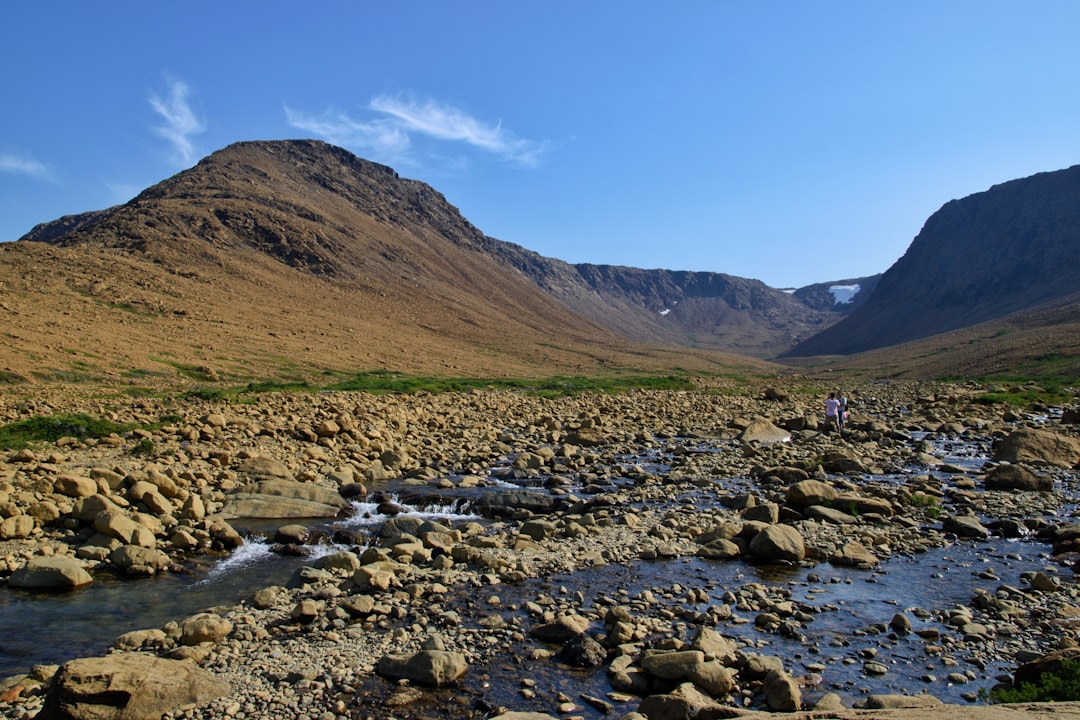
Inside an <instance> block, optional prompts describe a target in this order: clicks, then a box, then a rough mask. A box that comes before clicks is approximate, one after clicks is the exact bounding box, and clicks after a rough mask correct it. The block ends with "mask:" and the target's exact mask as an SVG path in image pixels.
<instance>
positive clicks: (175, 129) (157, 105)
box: [150, 79, 206, 165]
mask: <svg viewBox="0 0 1080 720" xmlns="http://www.w3.org/2000/svg"><path fill="white" fill-rule="evenodd" d="M168 82H169V92H168V95H166V96H165V97H160V96H159V95H157V94H151V95H150V106H151V107H152V108H154V110H155V111H156V112H157V114H158V115H160V116H161V117H162V119H163V120H164V121H165V122H164V123H163V124H162V125H158V126H156V127H154V132H155V133H157V134H158V135H160V136H161V137H163V138H165V139H166V140H168V141H169V143H171V144H172V149H173V152H174V153H175V154H176V157H177V158H178V159H179V160H180V161H181V162H182V163H183V164H184V165H189V164H190V163H191V160H192V158H193V157H194V156H195V146H194V145H193V144H192V142H191V136H192V135H198V134H199V133H201V132H203V131H204V130H206V125H205V123H203V121H202V120H200V119H199V118H198V117H196V115H195V112H194V111H193V110H192V109H191V106H190V105H189V104H188V86H187V84H186V83H183V82H181V81H179V80H175V79H169V81H168Z"/></svg>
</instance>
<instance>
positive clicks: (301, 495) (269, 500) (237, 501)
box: [221, 480, 349, 519]
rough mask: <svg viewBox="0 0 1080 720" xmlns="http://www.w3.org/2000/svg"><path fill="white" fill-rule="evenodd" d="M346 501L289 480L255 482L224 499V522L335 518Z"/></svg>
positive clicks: (339, 496) (317, 488) (318, 489)
mask: <svg viewBox="0 0 1080 720" xmlns="http://www.w3.org/2000/svg"><path fill="white" fill-rule="evenodd" d="M348 507H349V501H348V500H346V499H345V498H343V497H341V495H340V494H338V493H337V492H335V491H332V490H327V489H326V488H321V487H319V486H317V485H309V484H306V483H301V482H295V481H289V480H259V481H258V482H256V483H252V484H250V485H245V486H243V488H242V489H241V490H240V491H239V492H237V493H233V494H232V495H229V496H228V497H227V498H226V501H225V505H224V506H223V507H222V509H221V515H223V516H224V517H226V518H238V517H242V518H264V519H266V518H319V517H337V515H338V514H339V513H341V512H342V511H343V510H345V509H346V508H348Z"/></svg>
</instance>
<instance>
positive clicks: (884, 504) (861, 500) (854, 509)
mask: <svg viewBox="0 0 1080 720" xmlns="http://www.w3.org/2000/svg"><path fill="white" fill-rule="evenodd" d="M832 506H833V507H834V508H836V509H838V510H845V511H847V512H848V513H850V514H851V515H870V514H875V515H883V516H885V517H892V516H893V513H894V512H895V511H894V510H893V506H892V503H890V502H889V501H888V500H885V499H884V498H872V497H864V496H863V495H856V494H855V493H840V494H839V495H837V496H836V499H835V500H833V503H832Z"/></svg>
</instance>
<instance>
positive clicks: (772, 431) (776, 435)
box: [738, 418, 791, 443]
mask: <svg viewBox="0 0 1080 720" xmlns="http://www.w3.org/2000/svg"><path fill="white" fill-rule="evenodd" d="M738 439H739V440H742V441H743V442H747V443H748V442H759V443H777V442H790V441H791V433H789V432H788V431H787V430H784V429H783V428H778V427H776V426H775V425H773V424H772V423H771V422H769V421H768V420H766V419H765V418H755V419H754V420H751V421H750V424H749V425H747V426H746V427H744V428H743V429H742V432H740V433H739V435H738Z"/></svg>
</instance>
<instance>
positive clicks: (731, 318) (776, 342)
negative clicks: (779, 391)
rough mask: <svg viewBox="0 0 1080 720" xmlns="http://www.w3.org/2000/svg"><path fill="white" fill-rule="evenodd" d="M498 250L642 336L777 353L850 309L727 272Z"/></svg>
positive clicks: (607, 321)
mask: <svg viewBox="0 0 1080 720" xmlns="http://www.w3.org/2000/svg"><path fill="white" fill-rule="evenodd" d="M496 242H497V241H496ZM491 249H492V252H493V253H494V254H495V255H496V256H497V257H498V258H499V259H500V262H503V263H505V264H506V265H508V266H510V267H513V268H516V269H517V270H519V271H520V272H521V273H522V274H524V275H525V276H526V277H527V278H529V279H530V280H531V281H532V282H533V283H535V284H536V285H537V286H538V287H540V288H541V289H543V290H544V291H545V292H547V293H549V294H550V295H552V296H553V297H555V298H557V299H558V300H560V301H562V302H564V303H566V305H568V306H569V307H570V308H572V309H573V310H574V311H575V312H577V313H579V314H580V315H582V316H584V317H586V318H588V319H589V320H591V321H592V322H594V323H596V324H597V325H600V326H602V327H604V328H607V329H608V330H611V331H613V332H616V333H619V334H620V335H622V336H623V337H627V338H632V339H635V340H639V341H642V342H650V343H662V344H666V345H680V346H684V347H694V348H706V349H719V350H725V351H728V352H735V353H739V354H742V355H749V356H752V357H761V358H767V357H775V356H776V355H778V354H780V353H782V352H784V351H785V350H787V349H789V348H791V347H792V346H793V345H794V344H796V343H798V342H799V341H800V340H801V339H804V338H806V337H808V336H810V335H812V334H813V333H816V332H818V331H820V330H821V329H823V328H825V327H828V326H829V325H831V324H832V323H834V322H836V321H837V320H838V319H840V318H841V317H843V316H844V315H845V314H846V312H845V311H846V310H847V308H846V307H845V306H843V305H836V304H835V303H823V304H822V303H815V304H810V303H807V302H803V301H802V299H801V298H800V297H798V295H797V294H791V293H787V292H784V291H782V290H777V289H775V288H771V287H769V286H767V285H765V284H764V283H762V282H761V281H759V280H749V279H746V278H739V277H734V276H731V275H724V274H722V273H714V272H689V271H675V270H642V269H638V268H631V267H621V266H614V265H591V264H578V265H571V264H569V263H566V262H563V261H562V260H556V259H552V258H546V257H543V256H541V255H539V254H537V253H535V252H532V251H530V250H526V249H525V248H522V247H520V246H517V245H513V244H511V243H498V242H497V244H495V245H493V246H492V248H491Z"/></svg>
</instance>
